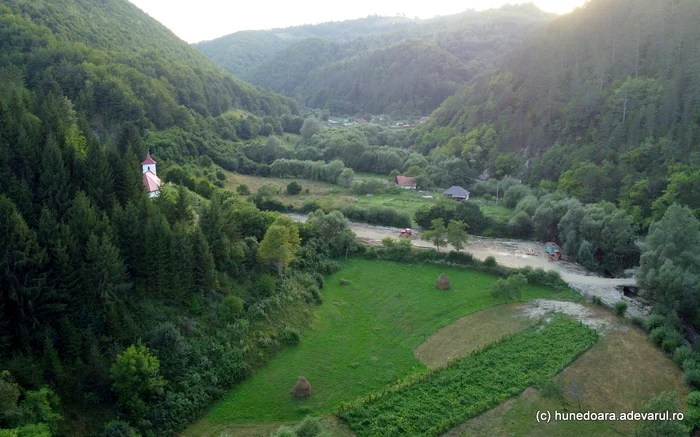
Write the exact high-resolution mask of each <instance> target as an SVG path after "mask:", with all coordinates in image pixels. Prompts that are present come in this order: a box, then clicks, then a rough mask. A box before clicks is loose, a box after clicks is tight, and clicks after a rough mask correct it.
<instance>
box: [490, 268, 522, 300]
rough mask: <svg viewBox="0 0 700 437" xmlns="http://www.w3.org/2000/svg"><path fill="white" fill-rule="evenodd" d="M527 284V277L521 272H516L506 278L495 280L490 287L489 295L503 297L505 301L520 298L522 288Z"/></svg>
mask: <svg viewBox="0 0 700 437" xmlns="http://www.w3.org/2000/svg"><path fill="white" fill-rule="evenodd" d="M526 285H527V278H526V277H525V275H523V274H522V273H516V274H514V275H511V276H509V277H508V278H507V279H499V280H497V281H496V282H495V283H494V284H493V286H492V287H491V296H493V297H496V298H499V299H503V300H504V301H505V302H506V303H508V302H509V301H511V300H515V299H518V300H520V299H521V298H522V296H523V288H524V287H525V286H526Z"/></svg>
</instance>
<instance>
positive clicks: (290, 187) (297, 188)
mask: <svg viewBox="0 0 700 437" xmlns="http://www.w3.org/2000/svg"><path fill="white" fill-rule="evenodd" d="M301 190H302V187H301V185H300V184H299V182H297V181H292V182H290V183H289V184H287V194H289V195H290V196H296V195H297V194H299V193H301Z"/></svg>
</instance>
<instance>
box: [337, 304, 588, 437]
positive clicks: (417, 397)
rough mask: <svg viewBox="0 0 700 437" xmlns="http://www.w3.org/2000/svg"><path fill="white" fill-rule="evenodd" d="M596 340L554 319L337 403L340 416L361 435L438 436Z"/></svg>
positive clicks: (557, 367) (563, 363) (567, 321)
mask: <svg viewBox="0 0 700 437" xmlns="http://www.w3.org/2000/svg"><path fill="white" fill-rule="evenodd" d="M596 339H597V333H596V332H595V331H593V330H592V329H590V328H588V327H586V326H584V325H583V324H581V323H577V322H574V321H572V320H571V319H568V318H564V317H556V318H554V319H553V320H551V321H550V322H544V323H540V324H538V325H535V326H533V327H531V328H529V329H527V330H525V331H522V332H520V333H517V334H514V335H512V336H510V337H506V338H504V339H503V340H501V341H498V342H496V343H493V344H491V345H489V346H486V347H485V348H483V349H481V350H478V351H476V352H473V353H472V354H471V355H470V356H468V357H466V358H463V359H461V360H458V361H455V362H453V363H452V364H451V365H449V366H447V367H444V368H441V369H438V370H434V371H431V372H428V373H426V374H421V375H418V376H415V377H413V378H409V379H408V380H405V381H399V382H398V383H397V384H396V385H395V386H392V387H389V388H387V389H386V390H384V391H383V392H381V393H377V394H371V395H368V396H366V397H365V398H363V399H360V400H359V401H357V402H355V403H353V404H349V405H347V404H346V405H341V407H340V409H339V411H338V414H339V416H340V417H341V418H343V419H344V420H345V421H346V422H347V423H348V424H349V425H350V428H351V429H352V431H353V432H354V433H355V434H356V435H358V436H360V437H362V436H399V435H400V436H407V437H410V436H437V435H440V434H442V433H444V432H446V431H448V430H450V429H452V428H453V427H455V426H457V425H459V424H460V423H463V422H464V421H466V420H467V419H469V418H471V417H474V416H476V415H478V414H481V413H483V412H484V411H487V410H489V409H491V408H493V407H495V406H496V405H498V404H500V403H501V402H503V401H504V400H506V399H508V398H511V397H513V396H516V395H518V394H519V393H521V392H522V391H523V390H524V389H525V388H527V387H528V386H530V385H533V384H535V383H536V382H537V381H540V380H542V379H543V378H546V377H550V376H552V375H554V374H556V373H557V372H559V371H561V370H562V369H563V368H564V367H566V366H567V365H568V364H569V363H570V362H571V361H573V360H574V359H575V358H576V357H578V356H579V355H580V354H581V353H583V352H584V351H585V350H587V349H588V348H589V347H591V346H592V345H593V343H595V341H596Z"/></svg>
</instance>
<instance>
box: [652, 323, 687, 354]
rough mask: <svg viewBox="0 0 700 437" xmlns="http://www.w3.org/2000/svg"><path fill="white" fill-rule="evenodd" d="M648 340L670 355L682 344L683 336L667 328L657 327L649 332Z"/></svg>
mask: <svg viewBox="0 0 700 437" xmlns="http://www.w3.org/2000/svg"><path fill="white" fill-rule="evenodd" d="M649 338H650V339H651V341H652V342H654V344H656V345H657V346H661V348H662V349H663V350H664V351H665V352H667V353H671V352H673V351H675V350H676V348H678V347H680V346H681V345H682V344H683V336H682V335H681V333H680V332H678V331H676V330H675V329H673V328H670V327H668V326H659V327H656V328H654V329H652V330H651V331H650V332H649Z"/></svg>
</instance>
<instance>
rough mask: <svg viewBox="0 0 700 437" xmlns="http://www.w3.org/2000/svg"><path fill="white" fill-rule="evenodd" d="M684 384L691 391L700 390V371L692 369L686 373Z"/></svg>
mask: <svg viewBox="0 0 700 437" xmlns="http://www.w3.org/2000/svg"><path fill="white" fill-rule="evenodd" d="M683 382H684V383H685V385H686V386H688V388H689V389H690V390H700V369H698V368H691V369H688V370H686V371H684V372H683Z"/></svg>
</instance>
